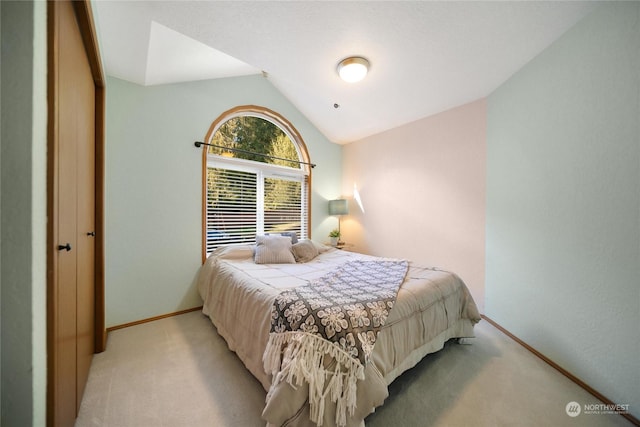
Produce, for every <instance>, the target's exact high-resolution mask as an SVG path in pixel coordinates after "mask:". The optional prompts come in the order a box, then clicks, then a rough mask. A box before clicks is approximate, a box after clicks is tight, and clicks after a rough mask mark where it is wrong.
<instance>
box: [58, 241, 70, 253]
mask: <svg viewBox="0 0 640 427" xmlns="http://www.w3.org/2000/svg"><path fill="white" fill-rule="evenodd" d="M65 249H66V251H67V252H69V251H70V250H71V245H70V244H69V243H67V244H66V245H58V250H59V251H62V250H65Z"/></svg>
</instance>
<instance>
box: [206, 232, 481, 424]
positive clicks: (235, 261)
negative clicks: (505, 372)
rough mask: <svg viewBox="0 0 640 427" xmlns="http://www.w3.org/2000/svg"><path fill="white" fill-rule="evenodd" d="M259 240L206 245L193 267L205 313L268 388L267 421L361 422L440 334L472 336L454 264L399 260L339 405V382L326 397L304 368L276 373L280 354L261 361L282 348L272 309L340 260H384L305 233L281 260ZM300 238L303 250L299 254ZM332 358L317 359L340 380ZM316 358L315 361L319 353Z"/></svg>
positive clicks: (474, 316) (468, 301)
mask: <svg viewBox="0 0 640 427" xmlns="http://www.w3.org/2000/svg"><path fill="white" fill-rule="evenodd" d="M271 240H272V239H271V238H269V241H271ZM280 241H281V243H282V238H281V240H280ZM261 243H263V242H262V241H260V242H258V244H257V245H246V246H228V247H223V248H219V249H217V250H215V251H214V252H212V253H211V255H210V256H209V257H208V258H207V260H206V262H205V263H204V264H203V265H202V267H201V269H200V272H199V275H198V283H197V286H198V291H199V293H200V295H201V296H202V299H203V301H204V304H203V313H204V314H205V315H207V316H208V317H209V318H210V319H211V321H212V323H213V324H214V325H215V327H216V328H217V330H218V333H219V334H220V335H221V336H222V337H223V338H224V339H225V340H226V342H227V344H228V346H229V348H230V349H231V350H232V351H234V352H235V353H236V354H237V355H238V357H239V358H240V359H241V360H242V362H243V363H244V365H245V366H246V367H247V369H248V370H249V371H250V372H251V373H252V374H253V375H254V376H255V377H256V378H257V379H258V381H260V383H261V384H262V386H263V387H264V389H265V390H266V391H267V397H266V402H265V408H264V411H263V413H262V417H263V418H264V419H265V422H266V425H267V426H292V427H293V426H295V427H303V426H304V427H307V426H316V425H322V426H331V427H333V426H338V427H343V426H345V427H356V426H364V419H365V417H366V416H367V415H369V414H370V413H371V412H373V411H374V410H375V408H376V407H378V406H380V405H382V404H383V402H384V400H385V399H386V397H387V396H388V391H387V386H388V385H389V384H390V383H391V382H392V381H393V380H394V379H395V378H397V377H398V376H399V375H400V374H401V373H403V372H404V371H406V370H407V369H410V368H411V367H413V366H414V365H415V364H416V363H418V362H419V361H420V360H421V359H422V358H423V357H424V356H425V355H427V354H429V353H433V352H436V351H438V350H440V349H441V348H442V347H443V346H444V343H445V342H446V341H447V340H449V339H452V338H471V337H473V336H474V333H473V326H474V324H475V323H477V322H478V321H479V320H480V315H479V313H478V309H477V307H476V304H475V302H474V301H473V298H472V297H471V295H470V293H469V290H468V289H467V287H466V285H465V284H464V283H463V282H462V280H461V279H460V278H459V277H458V276H457V275H455V274H454V273H451V272H447V271H442V270H439V269H437V268H429V267H422V266H418V265H416V264H414V263H412V262H405V263H406V273H405V274H403V275H402V279H401V283H399V284H398V286H399V289H398V290H397V296H396V297H395V300H394V301H393V308H392V309H390V310H389V311H388V313H387V314H388V317H386V319H384V321H383V322H382V324H380V325H378V326H379V328H378V330H376V331H375V335H376V337H377V339H376V340H375V344H374V345H372V347H371V349H370V352H369V353H368V355H367V357H366V360H365V362H364V363H362V371H361V372H360V374H359V375H358V378H357V381H356V380H354V384H352V385H353V387H352V389H353V390H351V391H352V392H353V396H352V398H353V399H354V400H353V401H352V402H350V404H349V405H348V409H345V402H344V400H343V399H342V398H343V397H344V396H345V395H347V394H349V393H351V391H350V392H349V393H347V391H346V388H347V387H348V386H347V385H346V383H345V391H344V393H343V392H342V391H341V390H339V393H338V396H337V397H335V396H334V397H331V396H329V395H330V394H331V393H329V392H328V390H327V392H326V393H324V395H322V394H323V388H327V389H328V388H329V387H328V384H330V383H328V382H327V383H323V384H324V385H322V386H320V391H319V393H318V392H317V391H315V390H316V388H317V386H315V385H312V383H314V380H313V377H314V375H315V376H316V377H317V376H318V374H317V373H313V372H311V373H307V374H308V375H310V377H309V376H306V377H304V378H295V376H294V377H293V378H292V376H291V374H289V377H288V378H286V375H285V376H284V377H283V375H282V372H278V369H275V368H278V367H284V366H285V363H286V362H285V361H286V360H288V359H287V357H285V356H282V357H278V358H277V360H276V361H277V363H276V366H275V367H272V368H269V367H267V365H269V362H268V361H267V360H266V359H268V357H267V354H268V353H270V354H272V355H273V353H274V348H276V349H277V350H279V349H281V348H287V344H284V345H283V344H282V343H280V344H279V345H278V346H276V347H274V345H273V342H272V340H273V337H274V336H275V335H277V334H275V333H274V324H275V322H276V321H275V320H274V319H275V317H276V314H275V308H274V307H277V306H278V304H277V301H280V300H279V298H281V297H282V295H284V294H286V293H287V292H294V291H299V290H302V289H306V288H309V287H310V285H309V284H312V285H314V284H316V283H318V281H322V280H324V278H326V277H328V275H330V274H331V272H336V271H341V269H343V268H344V266H346V265H350V264H352V263H358V262H361V263H377V262H390V261H389V260H387V259H380V258H376V257H372V256H367V255H363V254H357V253H353V252H348V251H344V250H338V249H335V248H331V247H328V246H325V245H321V244H317V243H315V242H313V243H312V242H311V241H302V242H298V243H296V244H292V245H289V249H288V250H289V251H290V252H292V253H293V255H294V256H293V257H292V258H293V262H292V258H291V257H288V254H287V256H286V257H285V258H284V259H270V258H269V257H267V258H265V257H263V256H262V255H263V254H264V252H262V251H261V249H262V248H263V246H264V245H262V244H261ZM285 243H286V242H285ZM300 243H302V244H303V245H304V246H305V248H304V250H298V251H297V252H296V251H295V248H296V247H298V246H300ZM292 248H293V249H294V250H293V251H292ZM298 255H300V256H298ZM265 261H266V262H265ZM394 262H395V261H394ZM372 265H373V264H372ZM311 287H313V286H311ZM390 307H391V305H390ZM307 335H308V334H307ZM329 347H331V348H333V346H329ZM268 348H269V349H270V350H268ZM289 348H291V346H290V343H289ZM267 350H268V351H267ZM332 354H333V353H332ZM336 360H339V358H337V357H336ZM336 360H333V358H332V357H329V356H327V357H326V358H324V359H320V363H319V364H320V366H321V368H320V369H321V370H322V372H323V374H321V375H319V376H321V377H323V378H324V376H325V374H326V375H331V374H330V373H331V372H334V373H335V376H337V377H340V378H342V376H343V375H342V374H343V373H344V371H345V369H344V367H339V363H338V364H336V363H337V362H336ZM332 362H333V363H332ZM280 363H282V366H281V365H280ZM314 363H315V364H316V365H318V361H317V360H316V361H315V362H314ZM271 364H273V361H271ZM356 365H357V364H356ZM324 368H326V370H324ZM283 370H284V369H283ZM303 370H304V369H303ZM269 371H271V372H269ZM345 378H346V377H345ZM323 381H324V379H323ZM331 384H335V383H333V382H331ZM318 394H320V395H322V396H320V399H321V402H319V401H318V397H317V395H318Z"/></svg>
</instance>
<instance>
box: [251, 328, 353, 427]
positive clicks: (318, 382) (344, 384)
mask: <svg viewBox="0 0 640 427" xmlns="http://www.w3.org/2000/svg"><path fill="white" fill-rule="evenodd" d="M326 356H329V357H331V358H332V359H331V360H326V362H327V363H325V357H326ZM333 360H335V362H336V363H335V364H331V361H333ZM262 361H263V363H264V368H265V370H266V371H267V372H269V373H271V374H272V375H273V381H274V385H275V384H277V383H279V382H281V381H286V382H287V383H288V384H290V385H291V386H292V387H294V388H295V387H299V386H302V385H303V381H306V382H307V383H308V384H309V405H310V418H311V421H313V422H314V423H316V424H317V425H318V426H321V425H322V423H323V422H324V409H325V399H326V398H327V397H329V398H330V399H331V401H332V402H334V403H335V404H336V425H338V426H339V427H344V426H346V424H347V411H349V415H353V413H354V410H355V408H356V390H357V381H358V380H359V379H364V367H363V366H362V364H361V363H360V361H359V360H357V359H355V358H353V357H351V356H350V355H349V354H348V353H346V352H345V351H343V350H342V349H340V348H339V347H338V346H336V345H334V344H333V343H331V342H330V341H327V340H325V339H323V338H321V337H319V336H317V335H313V334H308V333H304V332H290V331H288V332H282V333H271V334H269V341H268V343H267V348H266V350H265V353H264V355H263V358H262Z"/></svg>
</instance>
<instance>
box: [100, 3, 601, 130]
mask: <svg viewBox="0 0 640 427" xmlns="http://www.w3.org/2000/svg"><path fill="white" fill-rule="evenodd" d="M94 5H95V19H96V26H97V30H98V37H99V40H100V44H101V49H102V54H103V62H104V66H105V69H106V73H107V74H108V75H111V76H114V77H118V78H121V79H125V80H128V81H131V82H134V83H138V84H141V85H156V84H164V83H175V82H184V81H193V80H202V79H215V78H224V77H230V76H242V75H251V74H261V73H262V74H264V75H265V76H267V77H266V78H268V79H269V81H270V82H271V83H272V84H273V85H274V86H275V87H276V88H277V89H278V90H279V91H280V92H281V93H282V94H283V95H284V96H285V97H287V99H289V101H291V103H293V104H294V105H295V106H296V107H297V108H298V110H300V111H301V112H302V113H303V114H304V115H305V116H306V117H307V118H308V119H309V120H310V121H311V122H312V123H313V124H314V125H315V126H316V127H317V128H318V129H319V130H320V131H321V132H322V133H323V134H324V135H325V136H326V137H327V138H328V139H329V140H331V141H334V142H337V143H347V142H351V141H354V140H358V139H361V138H363V137H366V136H369V135H372V134H375V133H379V132H382V131H385V130H387V129H391V128H394V127H397V126H399V125H402V124H405V123H408V122H411V121H415V120H418V119H420V118H423V117H427V116H430V115H433V114H436V113H439V112H442V111H445V110H447V109H450V108H453V107H456V106H458V105H462V104H465V103H467V102H471V101H474V100H476V99H479V98H482V97H485V96H487V95H489V94H490V93H491V92H492V91H493V90H494V89H496V88H497V87H498V86H499V85H501V84H502V83H503V82H505V81H506V80H507V79H508V78H509V77H510V76H511V75H513V74H514V73H515V72H516V71H518V70H519V69H520V68H521V67H522V66H524V65H525V64H526V63H527V62H528V61H530V60H531V59H532V58H534V57H535V56H536V55H537V54H539V53H540V52H541V51H542V50H544V49H545V48H547V47H548V46H549V45H550V44H552V43H553V42H554V41H555V40H556V39H557V38H558V37H560V36H561V35H562V34H564V33H565V32H566V31H567V30H568V29H570V28H571V27H572V26H573V25H574V24H575V23H577V22H578V21H579V20H580V19H582V18H583V17H584V16H586V15H587V14H588V13H589V12H590V11H591V10H592V9H593V8H594V7H596V6H597V3H596V2H580V1H549V2H535V1H513V2H512V1H495V2H493V1H492V2H485V1H471V2H458V1H390V2H386V1H373V2H368V1H352V2H342V1H283V2H280V1H277V2H276V1H97V2H96V3H95V4H94ZM352 55H359V56H364V57H366V58H367V59H368V60H369V61H370V63H371V67H370V70H369V74H368V76H367V77H366V78H365V79H364V80H363V81H361V82H359V83H346V82H344V81H342V80H341V79H340V78H339V76H338V75H337V73H336V66H337V64H338V62H339V61H340V60H341V59H343V58H345V57H347V56H352ZM334 104H338V105H339V107H338V108H335V107H334Z"/></svg>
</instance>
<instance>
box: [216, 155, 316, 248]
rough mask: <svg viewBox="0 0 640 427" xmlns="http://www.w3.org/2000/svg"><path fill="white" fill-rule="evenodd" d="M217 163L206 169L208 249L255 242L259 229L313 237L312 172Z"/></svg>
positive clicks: (269, 166)
mask: <svg viewBox="0 0 640 427" xmlns="http://www.w3.org/2000/svg"><path fill="white" fill-rule="evenodd" d="M218 163H219V164H216V165H215V166H213V164H214V162H212V163H211V164H210V165H209V167H208V168H207V192H206V194H207V201H206V202H207V209H206V215H207V217H206V226H207V231H206V249H207V254H209V253H210V252H211V251H213V250H214V249H215V248H217V247H219V246H222V245H229V244H250V243H255V236H256V234H263V233H281V232H284V231H295V232H296V233H297V235H298V236H299V237H300V238H307V237H308V224H307V218H308V215H307V210H308V206H307V203H308V179H309V177H308V175H301V174H299V173H298V174H284V175H280V174H278V173H277V169H274V167H273V165H268V167H264V168H261V167H260V164H258V166H248V165H247V164H246V163H245V164H241V165H234V164H233V163H230V162H227V163H225V162H218ZM220 163H221V164H220ZM265 166H266V165H265Z"/></svg>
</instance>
